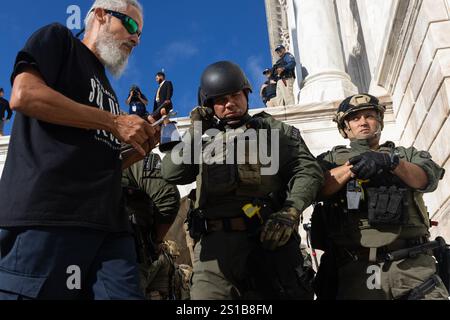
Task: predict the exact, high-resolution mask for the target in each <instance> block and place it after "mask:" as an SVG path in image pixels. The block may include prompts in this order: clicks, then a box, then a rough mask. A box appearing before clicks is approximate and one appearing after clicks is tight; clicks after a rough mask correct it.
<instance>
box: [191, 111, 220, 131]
mask: <svg viewBox="0 0 450 320" xmlns="http://www.w3.org/2000/svg"><path fill="white" fill-rule="evenodd" d="M190 117H191V124H192V125H193V124H194V122H196V121H201V123H202V133H204V132H205V131H206V130H208V129H210V128H212V127H213V126H214V112H213V111H212V110H211V109H210V108H207V107H196V108H195V109H194V110H192V111H191V114H190Z"/></svg>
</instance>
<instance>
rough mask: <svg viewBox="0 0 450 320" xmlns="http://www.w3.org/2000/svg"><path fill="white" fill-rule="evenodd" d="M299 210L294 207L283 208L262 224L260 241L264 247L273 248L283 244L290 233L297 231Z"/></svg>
mask: <svg viewBox="0 0 450 320" xmlns="http://www.w3.org/2000/svg"><path fill="white" fill-rule="evenodd" d="M299 223H300V212H298V210H297V209H295V208H292V207H290V208H285V209H283V210H281V211H279V212H276V213H274V214H272V215H271V216H270V218H269V220H267V221H266V223H265V224H264V227H263V230H262V232H261V237H260V240H261V243H262V246H263V248H264V249H267V250H275V249H276V248H278V247H282V246H284V245H285V244H286V243H287V242H288V241H289V239H290V238H291V236H292V234H293V233H295V232H298V226H299Z"/></svg>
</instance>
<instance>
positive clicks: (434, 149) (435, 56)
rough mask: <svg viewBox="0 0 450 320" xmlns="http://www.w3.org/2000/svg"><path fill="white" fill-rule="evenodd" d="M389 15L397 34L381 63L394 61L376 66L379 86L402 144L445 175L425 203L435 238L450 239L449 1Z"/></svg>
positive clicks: (431, 0) (428, 1) (413, 4)
mask: <svg viewBox="0 0 450 320" xmlns="http://www.w3.org/2000/svg"><path fill="white" fill-rule="evenodd" d="M393 15H394V19H393V21H394V22H393V29H395V30H400V32H399V33H398V34H391V35H390V41H388V44H389V45H388V46H386V48H385V52H384V53H383V55H382V56H381V57H380V60H384V61H388V60H389V59H388V58H389V57H390V56H394V55H397V57H395V56H394V57H393V58H392V60H393V62H395V64H396V65H397V66H396V67H395V68H386V65H385V66H383V65H382V64H380V69H379V78H378V80H379V84H380V85H382V86H384V87H385V88H386V89H388V91H389V93H390V94H391V95H392V101H393V111H394V116H395V119H396V125H397V127H398V130H399V132H400V139H399V141H400V144H401V145H404V146H411V145H412V146H414V147H416V148H417V149H420V150H427V151H429V152H430V153H431V155H432V156H433V159H434V161H436V162H437V163H438V164H439V165H440V166H442V167H444V168H445V169H446V171H447V174H446V176H445V177H444V179H443V180H442V181H441V183H440V184H439V188H438V190H437V191H436V192H434V193H431V194H426V195H425V200H426V204H427V206H428V209H429V212H430V214H431V215H432V216H433V219H435V220H438V221H439V223H440V224H441V226H440V227H439V228H436V229H434V230H433V233H437V232H439V233H445V234H446V236H447V238H450V228H448V224H449V213H450V205H449V203H450V173H449V172H450V161H449V157H450V119H449V118H448V116H449V113H450V36H449V35H450V10H449V1H448V0H423V1H410V7H409V8H407V10H406V12H405V13H403V14H402V13H401V12H397V13H393ZM402 17H404V19H403V21H402V19H401V18H402ZM392 39H397V41H392ZM383 67H385V68H384V69H383ZM444 226H447V228H445V227H444Z"/></svg>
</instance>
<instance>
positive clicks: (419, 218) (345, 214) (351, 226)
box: [313, 140, 445, 248]
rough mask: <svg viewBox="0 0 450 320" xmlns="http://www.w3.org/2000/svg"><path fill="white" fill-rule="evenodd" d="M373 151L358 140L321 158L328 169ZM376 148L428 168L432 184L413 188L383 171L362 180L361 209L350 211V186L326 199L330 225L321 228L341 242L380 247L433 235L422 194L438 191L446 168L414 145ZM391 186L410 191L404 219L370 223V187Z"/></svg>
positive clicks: (429, 181)
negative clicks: (348, 193) (347, 194)
mask: <svg viewBox="0 0 450 320" xmlns="http://www.w3.org/2000/svg"><path fill="white" fill-rule="evenodd" d="M369 151H371V150H370V148H369V144H368V142H367V141H366V140H355V141H352V142H351V144H350V147H349V148H348V147H346V146H337V147H335V148H334V149H333V150H331V151H329V152H326V153H324V154H322V155H320V156H319V157H318V159H319V162H320V163H321V165H322V167H323V169H324V170H331V169H333V168H336V167H339V166H342V165H344V164H345V163H346V162H347V161H348V160H349V159H351V158H353V157H355V156H357V155H360V154H362V153H365V152H369ZM376 151H378V152H384V153H389V154H391V153H392V152H395V153H396V154H398V156H399V158H400V160H404V161H408V162H410V163H413V164H416V165H418V166H419V167H420V168H422V169H423V170H424V171H425V173H426V175H427V177H428V185H427V186H426V187H425V188H424V189H423V190H413V189H412V188H410V187H408V186H407V185H406V184H405V183H404V182H403V181H401V179H400V178H398V177H397V176H395V175H394V174H393V173H390V172H387V173H386V172H383V173H380V174H378V175H377V176H375V177H373V178H371V179H370V180H368V181H359V183H361V184H360V185H361V186H362V189H363V192H362V195H363V198H362V202H361V205H360V209H359V210H347V208H348V207H347V205H348V203H347V199H348V198H347V197H346V192H347V188H345V187H344V188H343V189H341V190H340V191H339V192H338V193H336V194H335V195H334V196H333V197H331V198H330V199H326V200H325V204H326V206H325V211H327V214H326V218H325V219H324V221H326V222H324V224H326V226H325V229H324V228H323V226H321V228H320V229H321V230H322V232H325V233H327V235H328V236H329V237H330V238H331V239H332V240H333V241H334V243H336V244H337V245H341V246H350V247H354V246H363V247H368V248H378V247H381V246H385V245H388V244H390V243H392V242H393V241H395V240H396V239H411V238H417V237H421V236H428V235H429V232H428V229H429V227H430V220H429V215H428V212H427V209H426V207H425V204H424V202H423V199H422V197H423V194H424V193H427V192H433V191H434V190H436V188H437V186H438V182H439V180H441V179H442V178H443V175H444V172H445V171H444V169H442V168H441V167H439V166H438V165H437V164H436V163H435V162H434V161H433V160H432V159H431V155H430V154H429V153H428V152H426V151H419V150H417V149H415V148H414V147H409V148H404V147H397V146H395V144H394V143H392V142H386V143H385V144H383V145H381V146H380V148H379V150H376ZM390 186H396V187H398V188H403V189H406V190H407V192H406V193H405V195H404V197H406V198H405V199H404V200H405V208H404V211H405V212H404V214H405V218H404V222H403V223H402V224H400V225H398V224H396V225H389V224H387V225H376V226H374V225H370V224H369V223H368V219H367V206H368V203H370V201H371V199H368V192H367V191H368V190H369V188H380V187H390ZM364 197H365V198H364ZM335 209H336V210H335ZM313 223H314V221H313Z"/></svg>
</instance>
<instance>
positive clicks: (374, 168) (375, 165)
mask: <svg viewBox="0 0 450 320" xmlns="http://www.w3.org/2000/svg"><path fill="white" fill-rule="evenodd" d="M349 163H350V164H351V165H353V167H352V168H351V169H350V170H351V171H352V172H353V173H354V174H355V176H356V177H357V178H358V179H363V180H367V179H370V178H372V177H373V176H375V175H377V174H380V173H381V172H383V171H391V170H393V163H392V160H391V156H390V155H389V154H386V153H381V152H374V151H369V152H366V153H363V154H360V155H359V156H356V157H353V158H351V159H350V160H349Z"/></svg>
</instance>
